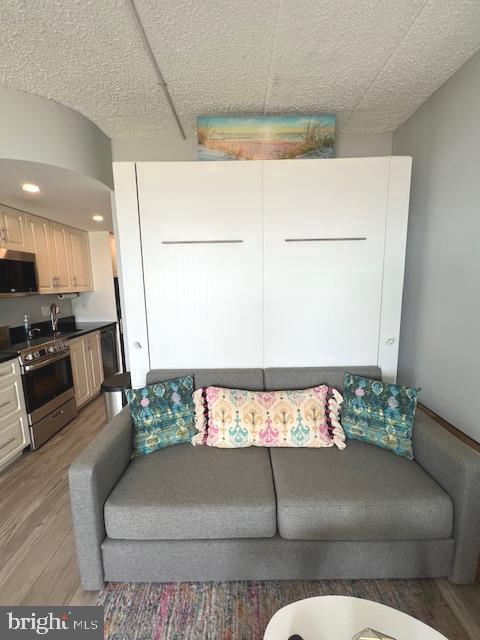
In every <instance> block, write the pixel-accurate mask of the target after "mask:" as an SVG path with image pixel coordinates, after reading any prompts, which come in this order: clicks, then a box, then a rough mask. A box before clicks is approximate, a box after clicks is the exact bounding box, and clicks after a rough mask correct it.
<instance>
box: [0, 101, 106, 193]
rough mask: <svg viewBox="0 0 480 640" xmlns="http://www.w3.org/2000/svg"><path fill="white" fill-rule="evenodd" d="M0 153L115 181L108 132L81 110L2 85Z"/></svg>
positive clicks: (5, 156) (1, 156)
mask: <svg viewBox="0 0 480 640" xmlns="http://www.w3.org/2000/svg"><path fill="white" fill-rule="evenodd" d="M0 158H9V159H12V160H26V161H29V162H40V163H43V164H51V165H54V166H57V167H61V168H62V169H68V170H69V171H76V172H78V173H81V174H84V175H86V176H90V177H91V178H94V179H95V180H99V181H100V182H103V183H104V184H106V185H107V186H108V187H110V188H112V187H113V177H112V157H111V147H110V138H108V136H106V135H105V134H104V133H103V132H102V131H100V129H99V128H98V127H97V126H96V125H95V124H93V122H91V121H90V120H88V119H87V118H85V116H83V115H82V114H80V113H78V112H77V111H74V110H73V109H69V108H68V107H64V106H62V105H61V104H58V103H57V102H54V101H53V100H47V99H46V98H41V97H39V96H34V95H31V94H29V93H24V92H22V91H15V90H13V89H0Z"/></svg>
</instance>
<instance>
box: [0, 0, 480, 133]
mask: <svg viewBox="0 0 480 640" xmlns="http://www.w3.org/2000/svg"><path fill="white" fill-rule="evenodd" d="M137 7H138V10H139V13H140V15H141V17H142V21H143V23H144V26H145V30H146V32H147V34H148V36H149V39H150V41H151V44H152V47H153V50H154V52H155V55H156V56H157V60H158V62H159V64H160V67H161V69H162V71H163V74H164V76H165V79H166V81H167V82H168V84H169V87H170V91H171V94H172V98H173V101H174V103H175V105H176V107H177V110H178V112H179V115H180V118H181V119H182V122H183V123H184V126H185V128H186V130H187V133H190V132H191V131H192V130H193V127H194V122H195V117H196V116H197V115H200V114H222V113H225V114H229V113H231V114H241V113H264V112H268V113H276V112H304V113H305V112H332V113H336V114H337V115H338V124H339V127H340V129H342V130H343V131H358V132H384V131H391V130H393V129H395V128H396V127H397V126H399V125H400V124H401V123H402V122H403V121H404V120H406V118H407V117H408V116H409V115H410V114H411V113H412V112H413V111H415V109H417V108H418V107H419V106H420V105H421V104H422V103H423V102H424V101H425V100H426V99H427V98H428V97H429V96H430V95H431V94H432V93H433V91H435V89H436V88H438V87H439V86H440V85H441V84H442V83H443V82H445V80H447V78H449V77H450V76H451V75H452V73H453V72H454V71H456V69H458V68H459V67H460V66H461V65H462V64H463V62H465V60H467V59H468V58H469V57H470V56H471V55H472V54H473V53H475V51H477V50H478V48H479V47H480V0H137ZM0 36H1V38H0V84H1V85H3V86H6V87H11V88H15V89H21V90H24V91H28V92H31V93H35V94H38V95H41V96H44V97H47V98H51V99H53V100H57V101H58V102H60V103H62V104H64V105H67V106H70V107H72V108H73V109H76V110H78V111H80V112H81V113H83V114H84V115H85V116H87V117H88V118H90V119H91V120H93V121H94V122H95V123H96V124H97V125H98V126H99V127H100V128H101V129H102V130H103V131H105V133H107V134H108V135H110V136H111V137H119V138H122V137H132V136H137V135H145V134H149V133H152V132H155V133H161V132H167V131H172V130H175V123H174V121H173V118H172V116H171V114H170V113H169V110H168V108H167V105H166V101H165V98H164V96H163V93H162V91H161V90H160V88H159V87H158V86H157V84H156V78H155V75H154V72H153V70H152V67H151V64H150V61H149V59H148V57H147V55H146V53H145V50H144V48H143V44H142V41H141V39H140V37H139V35H138V32H137V31H136V27H135V24H134V22H133V19H132V16H131V13H130V10H129V7H128V4H127V2H126V0H34V1H32V0H2V2H1V16H0Z"/></svg>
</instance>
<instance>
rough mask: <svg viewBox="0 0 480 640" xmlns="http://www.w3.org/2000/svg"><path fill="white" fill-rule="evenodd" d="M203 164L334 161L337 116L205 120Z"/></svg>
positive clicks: (200, 134)
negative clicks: (222, 162) (307, 160)
mask: <svg viewBox="0 0 480 640" xmlns="http://www.w3.org/2000/svg"><path fill="white" fill-rule="evenodd" d="M197 140H198V159H199V160H281V159H304V158H333V157H334V143H335V116H332V115H295V116H252V117H248V116H233V117H229V116H202V117H199V118H197Z"/></svg>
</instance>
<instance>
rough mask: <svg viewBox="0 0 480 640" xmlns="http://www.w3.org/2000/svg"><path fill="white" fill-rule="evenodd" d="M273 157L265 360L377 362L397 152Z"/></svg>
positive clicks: (267, 180) (268, 170) (267, 193)
mask: <svg viewBox="0 0 480 640" xmlns="http://www.w3.org/2000/svg"><path fill="white" fill-rule="evenodd" d="M320 168H321V170H319V163H318V161H315V160H302V161H301V162H299V161H298V160H295V161H293V160H286V161H282V162H278V161H267V162H264V163H263V214H264V224H265V299H264V300H265V303H264V310H265V319H264V323H265V325H264V326H265V366H266V367H278V366H296V367H299V366H316V365H318V364H319V363H320V364H323V363H325V364H328V365H329V366H351V365H365V364H376V363H377V356H378V327H379V323H380V312H381V303H382V275H383V258H384V244H385V221H386V215H387V208H386V202H387V189H388V170H389V165H388V159H386V158H368V159H365V161H363V162H358V160H356V159H345V160H336V161H335V162H334V163H331V162H325V164H323V165H322V166H321V167H320Z"/></svg>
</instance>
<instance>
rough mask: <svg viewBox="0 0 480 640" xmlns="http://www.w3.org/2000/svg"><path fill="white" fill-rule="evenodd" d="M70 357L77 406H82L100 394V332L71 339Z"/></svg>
mask: <svg viewBox="0 0 480 640" xmlns="http://www.w3.org/2000/svg"><path fill="white" fill-rule="evenodd" d="M70 359H71V362H72V373H73V385H74V388H75V401H76V404H77V407H81V406H83V405H84V404H86V403H87V402H89V401H90V400H92V398H94V397H95V396H96V395H97V394H98V392H99V391H100V387H101V384H102V382H103V363H102V351H101V345H100V332H99V331H95V332H93V333H88V334H87V335H85V336H80V337H79V338H74V339H73V340H70Z"/></svg>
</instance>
